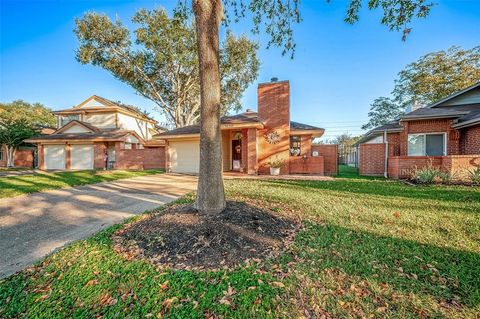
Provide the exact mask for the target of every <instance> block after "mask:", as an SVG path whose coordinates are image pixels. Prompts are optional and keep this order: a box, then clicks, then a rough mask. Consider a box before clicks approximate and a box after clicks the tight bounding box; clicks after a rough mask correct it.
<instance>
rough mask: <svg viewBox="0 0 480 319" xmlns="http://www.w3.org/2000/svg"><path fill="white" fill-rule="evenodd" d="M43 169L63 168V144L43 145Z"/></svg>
mask: <svg viewBox="0 0 480 319" xmlns="http://www.w3.org/2000/svg"><path fill="white" fill-rule="evenodd" d="M43 154H44V159H45V169H65V145H63V144H62V145H45V146H44V147H43Z"/></svg>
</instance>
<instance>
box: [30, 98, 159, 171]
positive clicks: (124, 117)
mask: <svg viewBox="0 0 480 319" xmlns="http://www.w3.org/2000/svg"><path fill="white" fill-rule="evenodd" d="M53 113H54V114H55V116H56V118H57V130H56V131H55V132H53V133H52V134H48V135H39V136H36V137H34V138H31V139H28V140H26V141H25V142H27V143H32V144H36V145H37V149H38V167H39V168H40V169H47V170H52V169H54V170H69V169H105V168H117V169H150V168H164V167H165V147H164V145H163V142H161V141H158V140H153V139H152V136H153V135H155V134H157V133H159V127H158V126H157V122H156V121H155V120H154V119H152V118H150V117H148V116H146V115H145V114H143V113H142V112H140V111H138V110H137V109H136V108H134V107H131V106H128V105H124V104H121V103H119V102H113V101H110V100H107V99H105V98H102V97H99V96H96V95H93V96H91V97H89V98H88V99H86V100H85V101H83V102H82V103H80V104H79V105H77V106H75V107H73V108H69V109H65V110H60V111H55V112H53Z"/></svg>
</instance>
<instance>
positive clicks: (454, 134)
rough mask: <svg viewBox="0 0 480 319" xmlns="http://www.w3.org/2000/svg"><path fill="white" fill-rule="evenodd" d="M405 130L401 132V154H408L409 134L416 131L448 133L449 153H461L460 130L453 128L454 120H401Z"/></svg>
mask: <svg viewBox="0 0 480 319" xmlns="http://www.w3.org/2000/svg"><path fill="white" fill-rule="evenodd" d="M401 125H402V126H403V131H402V132H401V133H400V156H406V155H407V154H408V149H407V140H408V134H416V133H447V155H458V154H460V132H459V131H458V130H455V129H453V128H452V120H450V119H439V120H420V121H408V122H401Z"/></svg>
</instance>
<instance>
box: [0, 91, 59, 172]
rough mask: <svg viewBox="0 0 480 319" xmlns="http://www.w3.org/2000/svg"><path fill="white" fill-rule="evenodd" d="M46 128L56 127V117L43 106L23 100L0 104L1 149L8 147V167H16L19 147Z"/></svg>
mask: <svg viewBox="0 0 480 319" xmlns="http://www.w3.org/2000/svg"><path fill="white" fill-rule="evenodd" d="M44 126H55V117H54V116H53V115H52V113H51V110H49V109H47V108H45V107H44V106H43V105H42V104H40V103H34V104H30V103H27V102H24V101H22V100H17V101H13V102H11V103H0V147H1V146H2V145H5V147H6V150H7V167H13V166H14V158H15V152H16V150H17V148H18V146H20V145H21V144H22V143H23V141H24V140H25V139H27V138H30V137H32V136H34V135H36V134H37V133H38V132H39V131H40V129H41V128H42V127H44Z"/></svg>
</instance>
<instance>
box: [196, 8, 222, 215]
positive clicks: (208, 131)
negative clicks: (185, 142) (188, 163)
mask: <svg viewBox="0 0 480 319" xmlns="http://www.w3.org/2000/svg"><path fill="white" fill-rule="evenodd" d="M193 11H194V13H195V25H196V30H197V46H198V61H199V66H200V101H201V107H200V171H199V176H198V189H197V200H196V203H195V206H196V208H197V209H198V211H199V212H200V213H203V214H216V213H220V212H221V211H222V210H223V209H224V208H225V192H224V188H223V176H222V151H221V134H220V68H219V32H220V21H221V17H222V14H223V8H222V2H221V0H193Z"/></svg>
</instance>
